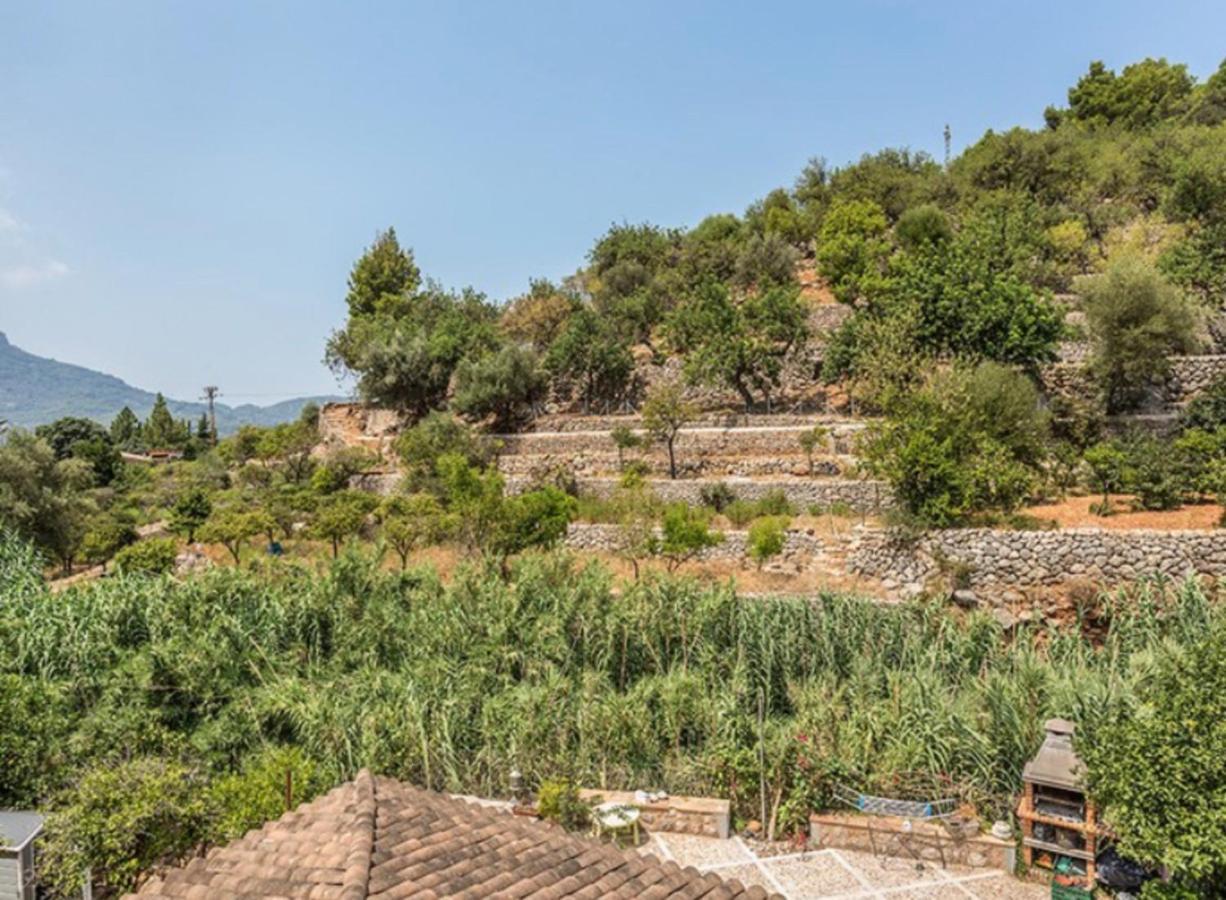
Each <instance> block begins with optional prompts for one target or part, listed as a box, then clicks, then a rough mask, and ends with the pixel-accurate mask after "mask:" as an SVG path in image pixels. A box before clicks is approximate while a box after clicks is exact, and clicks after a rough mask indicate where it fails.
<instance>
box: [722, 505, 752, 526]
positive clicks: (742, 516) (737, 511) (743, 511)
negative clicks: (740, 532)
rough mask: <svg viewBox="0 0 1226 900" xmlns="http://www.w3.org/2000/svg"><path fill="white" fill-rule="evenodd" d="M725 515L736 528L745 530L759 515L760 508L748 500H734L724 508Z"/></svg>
mask: <svg viewBox="0 0 1226 900" xmlns="http://www.w3.org/2000/svg"><path fill="white" fill-rule="evenodd" d="M724 515H725V516H726V517H727V518H728V521H729V522H731V523H732V524H733V526H734V527H736V528H744V527H745V526H746V525H748V524H749V523H750V522H752V521H753V520H754V518H755V517H756V516H757V515H758V507H757V504H755V503H750V502H749V501H748V500H733V501H732V502H731V503H729V504H728V505H727V506H725V507H724Z"/></svg>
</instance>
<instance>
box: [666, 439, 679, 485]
mask: <svg viewBox="0 0 1226 900" xmlns="http://www.w3.org/2000/svg"><path fill="white" fill-rule="evenodd" d="M676 440H677V435H676V434H674V435H673V436H672V437H670V438H669V439H668V477H669V478H674V479H675V478H676V477H677V458H676V456H675V455H674V453H673V442H674V441H676Z"/></svg>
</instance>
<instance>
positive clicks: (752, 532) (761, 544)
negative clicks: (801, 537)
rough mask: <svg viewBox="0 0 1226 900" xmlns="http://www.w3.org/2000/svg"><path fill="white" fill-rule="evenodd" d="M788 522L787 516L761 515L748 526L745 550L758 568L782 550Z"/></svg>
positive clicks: (785, 539)
mask: <svg viewBox="0 0 1226 900" xmlns="http://www.w3.org/2000/svg"><path fill="white" fill-rule="evenodd" d="M789 524H790V522H789V520H788V518H787V516H763V517H762V518H760V519H757V520H756V521H755V522H754V523H753V524H752V525H750V526H749V543H748V545H747V550H748V552H749V558H750V559H752V560H753V561H754V562H755V563H757V564H758V568H759V569H761V568H762V565H763V563H765V562H766V561H767V560H768V559H771V558H773V557H775V556H778V555H779V554H780V553H782V552H783V545H784V544H785V543H786V542H787V529H788V525H789Z"/></svg>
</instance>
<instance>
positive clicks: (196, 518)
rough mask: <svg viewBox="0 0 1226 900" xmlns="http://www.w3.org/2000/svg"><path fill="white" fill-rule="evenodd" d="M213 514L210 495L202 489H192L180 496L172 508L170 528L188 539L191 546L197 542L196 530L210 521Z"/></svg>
mask: <svg viewBox="0 0 1226 900" xmlns="http://www.w3.org/2000/svg"><path fill="white" fill-rule="evenodd" d="M212 513H213V504H212V503H211V502H210V501H209V495H208V493H207V492H205V491H204V489H202V488H198V487H196V488H191V489H189V490H187V491H184V492H183V493H182V494H180V495H179V497H178V499H176V500H175V505H174V506H172V507H171V508H170V527H171V529H172V530H173V531H175V532H177V533H178V534H182V535H183V536H184V537H186V538H187V542H188V543H189V544H190V543H193V542H194V541H195V540H196V529H197V528H199V527H200V526H201V525H203V524H204V523H205V522H206V521H208V518H209V516H210V515H212Z"/></svg>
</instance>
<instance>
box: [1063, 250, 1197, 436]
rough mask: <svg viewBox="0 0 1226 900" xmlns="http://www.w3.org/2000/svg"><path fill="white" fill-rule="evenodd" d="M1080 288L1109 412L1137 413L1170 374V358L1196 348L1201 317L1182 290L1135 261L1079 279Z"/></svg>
mask: <svg viewBox="0 0 1226 900" xmlns="http://www.w3.org/2000/svg"><path fill="white" fill-rule="evenodd" d="M1078 288H1079V290H1080V292H1081V295H1082V307H1083V309H1084V310H1085V314H1086V323H1087V326H1088V328H1089V332H1090V339H1091V342H1092V344H1093V357H1092V359H1091V363H1090V366H1091V370H1092V371H1093V373H1094V375H1095V377H1096V378H1097V380H1098V382H1099V384H1100V385H1101V386H1102V389H1103V393H1104V395H1105V397H1106V401H1107V409H1108V411H1109V412H1122V411H1125V410H1128V409H1132V408H1135V407H1136V405H1137V404H1138V403H1139V402H1140V401H1141V399H1142V398H1143V397H1144V395H1145V391H1146V390H1147V389H1148V388H1149V387H1151V386H1152V385H1154V384H1155V383H1157V382H1158V381H1159V380H1160V379H1161V378H1163V377H1165V375H1166V374H1167V373H1168V372H1169V371H1170V362H1169V359H1168V357H1169V356H1170V355H1171V354H1173V353H1186V352H1188V351H1189V350H1192V349H1193V348H1194V347H1195V346H1196V343H1197V337H1198V329H1199V317H1198V315H1197V311H1196V309H1195V308H1194V307H1193V306H1192V304H1191V303H1190V302H1189V301H1188V300H1187V298H1186V297H1185V296H1184V295H1183V293H1182V292H1181V291H1179V289H1178V288H1175V287H1173V286H1172V285H1170V284H1169V283H1167V282H1166V281H1165V280H1164V279H1163V278H1162V276H1161V275H1159V274H1158V273H1157V272H1156V271H1154V269H1153V268H1152V267H1150V266H1149V265H1148V264H1147V263H1145V262H1143V261H1141V260H1140V259H1136V258H1123V259H1120V260H1118V261H1116V262H1115V263H1113V264H1112V265H1111V266H1110V267H1109V268H1108V269H1107V271H1106V272H1105V273H1103V274H1102V275H1096V276H1092V277H1087V278H1084V279H1080V280H1079V281H1078Z"/></svg>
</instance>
